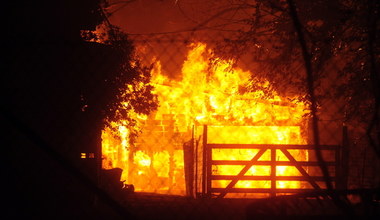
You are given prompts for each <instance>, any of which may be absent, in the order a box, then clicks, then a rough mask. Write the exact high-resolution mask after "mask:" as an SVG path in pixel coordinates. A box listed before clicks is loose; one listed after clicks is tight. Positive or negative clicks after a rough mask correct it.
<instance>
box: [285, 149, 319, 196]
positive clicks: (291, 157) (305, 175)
mask: <svg viewBox="0 0 380 220" xmlns="http://www.w3.org/2000/svg"><path fill="white" fill-rule="evenodd" d="M281 152H282V153H283V154H284V155H285V156H286V157H287V158H288V159H289V160H290V161H291V162H293V163H294V164H295V167H296V168H297V169H298V171H299V172H300V173H301V174H302V176H304V177H306V178H307V179H308V182H309V183H310V184H311V185H312V186H313V187H314V189H321V188H320V187H319V185H318V184H316V183H315V181H314V180H313V179H311V178H310V176H309V174H308V173H307V172H306V171H305V170H304V169H303V167H302V166H300V165H298V164H297V161H296V160H295V159H294V157H293V156H292V155H291V154H290V153H289V151H287V150H285V149H281Z"/></svg>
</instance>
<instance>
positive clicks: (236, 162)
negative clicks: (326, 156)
mask: <svg viewBox="0 0 380 220" xmlns="http://www.w3.org/2000/svg"><path fill="white" fill-rule="evenodd" d="M250 163H251V161H249V160H213V161H212V163H211V164H212V165H247V164H250ZM271 164H272V162H271V161H256V162H254V163H253V165H256V166H270V165H271ZM275 164H276V166H295V163H294V162H291V161H275ZM296 164H297V165H299V166H319V164H318V162H316V161H310V162H309V161H297V162H296ZM326 165H327V166H335V165H336V163H335V162H326Z"/></svg>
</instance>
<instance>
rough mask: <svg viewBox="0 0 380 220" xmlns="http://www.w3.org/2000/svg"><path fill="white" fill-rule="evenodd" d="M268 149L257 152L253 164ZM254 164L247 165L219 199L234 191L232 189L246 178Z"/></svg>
mask: <svg viewBox="0 0 380 220" xmlns="http://www.w3.org/2000/svg"><path fill="white" fill-rule="evenodd" d="M266 150H267V149H261V150H260V151H259V152H257V154H256V155H255V156H254V157H253V158H252V160H251V162H252V164H253V163H254V162H255V161H257V160H258V159H259V158H260V157H261V156H262V155H263V154H264V153H265V151H266ZM252 164H247V165H246V166H245V167H244V168H243V169H242V170H241V171H240V172H239V174H238V175H237V176H236V178H235V179H233V180H232V181H231V182H230V183H229V184H228V186H227V187H226V188H225V189H224V191H223V192H221V193H220V194H219V196H218V198H223V197H224V196H225V195H226V194H227V192H228V191H229V190H230V189H232V187H234V186H235V184H236V183H237V182H238V181H239V178H240V177H242V176H244V174H245V173H246V172H247V171H248V170H249V169H250V168H251V167H252Z"/></svg>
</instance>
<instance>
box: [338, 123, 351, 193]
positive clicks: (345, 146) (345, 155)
mask: <svg viewBox="0 0 380 220" xmlns="http://www.w3.org/2000/svg"><path fill="white" fill-rule="evenodd" d="M342 132H343V134H342V150H341V161H340V162H341V175H342V176H341V180H342V183H341V184H342V185H341V189H347V188H348V172H349V169H348V165H349V164H348V163H349V157H350V151H349V140H348V130H347V126H345V125H344V126H343V131H342Z"/></svg>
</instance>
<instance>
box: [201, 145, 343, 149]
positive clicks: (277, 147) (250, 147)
mask: <svg viewBox="0 0 380 220" xmlns="http://www.w3.org/2000/svg"><path fill="white" fill-rule="evenodd" d="M208 146H209V147H211V148H215V149H268V148H274V149H284V148H285V149H287V150H297V149H299V150H301V149H304V150H314V149H315V145H297V144H289V145H287V144H208ZM320 148H321V150H336V149H337V148H339V146H338V145H320Z"/></svg>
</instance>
